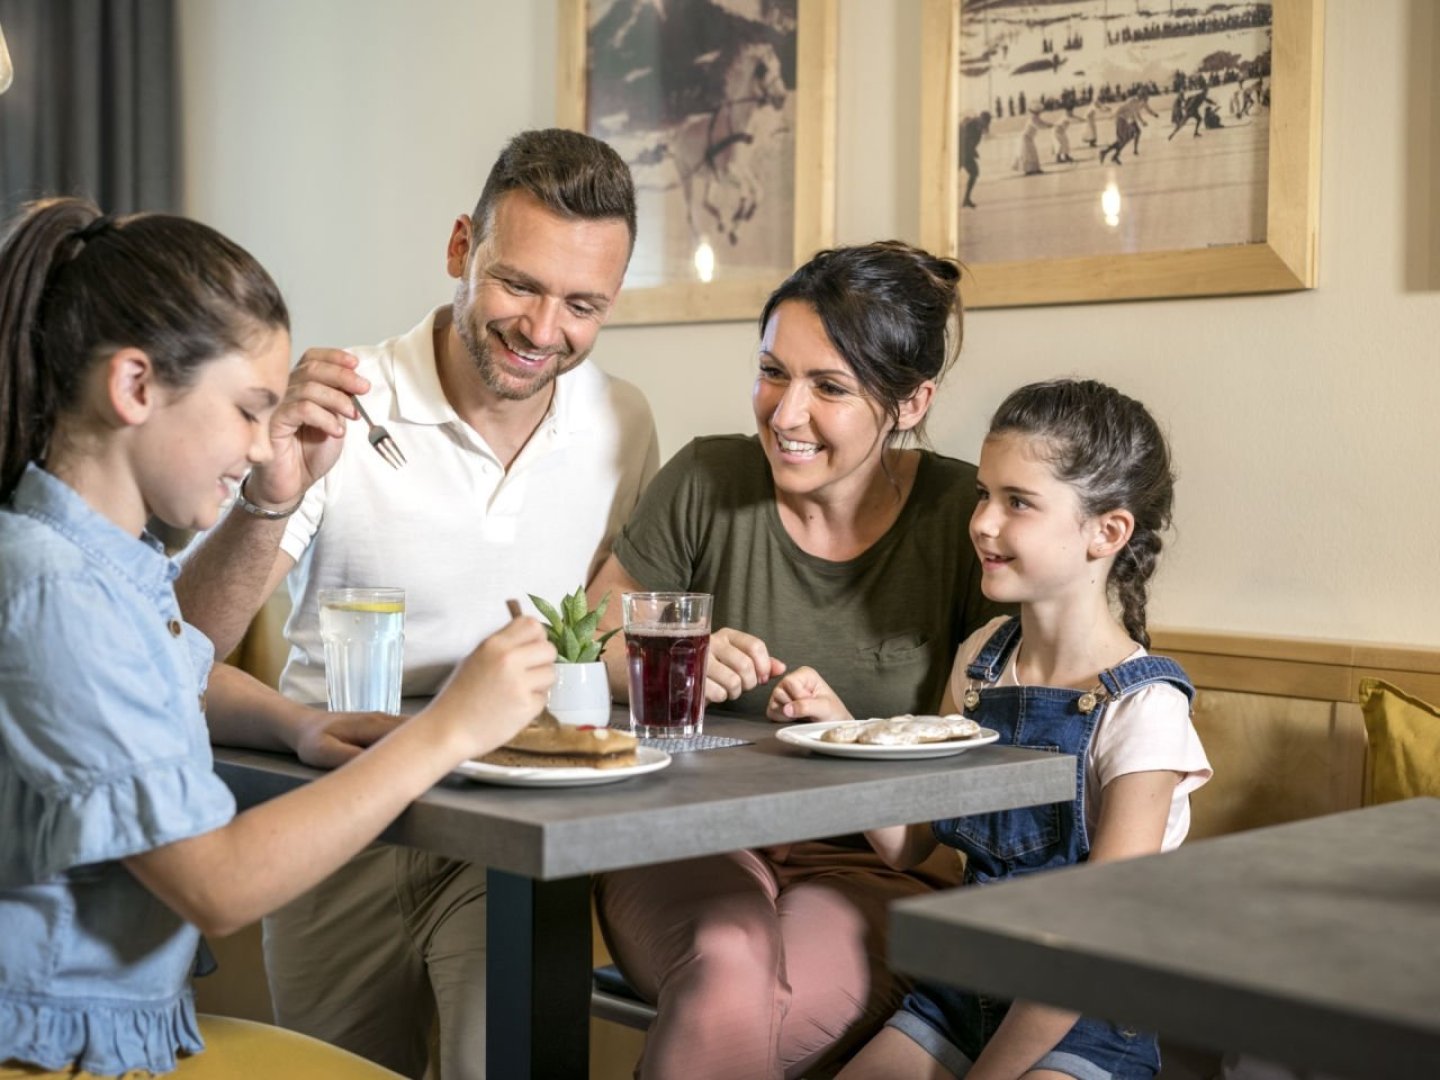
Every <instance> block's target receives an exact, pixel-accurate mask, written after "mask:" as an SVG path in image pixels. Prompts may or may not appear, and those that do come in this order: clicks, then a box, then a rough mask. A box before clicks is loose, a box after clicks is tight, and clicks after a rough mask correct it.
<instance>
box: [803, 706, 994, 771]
mask: <svg viewBox="0 0 1440 1080" xmlns="http://www.w3.org/2000/svg"><path fill="white" fill-rule="evenodd" d="M915 719H916V720H934V719H938V718H937V717H932V716H917V717H915ZM845 722H846V721H840V720H826V721H823V722H821V723H818V724H795V725H794V726H793V727H785V728H780V729H779V730H778V731H776V732H775V737H776V738H777V739H779V740H780V741H781V742H784V743H789V744H790V745H791V746H801V747H804V748H805V749H806V750H814V751H815V753H817V754H829V755H830V756H831V757H856V758H870V759H872V760H875V761H882V760H885V759H889V760H892V761H893V760H895V759H897V758H911V759H913V758H934V757H949V756H950V755H951V754H963V753H964V752H965V751H966V750H974V749H975V747H977V746H989V745H990V744H991V743H992V742H994V741H995V740H996V739H998V738H1000V733H999V732H998V731H992V730H990V728H981V729H980V734H979V735H976V736H975V737H974V738H972V739H952V740H950V741H949V742H932V743H916V744H915V745H913V746H871V745H869V744H867V743H843V742H822V741H821V740H820V736H821V734H822V733H824V732H826V731H829V730H830V729H831V728H833V727H839V726H840V725H841V724H842V723H845Z"/></svg>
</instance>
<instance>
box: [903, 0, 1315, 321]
mask: <svg viewBox="0 0 1440 1080" xmlns="http://www.w3.org/2000/svg"><path fill="white" fill-rule="evenodd" d="M1322 7H1323V0H1231V2H1229V3H1225V4H1183V5H1177V4H1176V3H1174V0H1025V2H1024V3H1016V2H1011V0H966V2H963V3H962V2H961V0H925V9H924V14H923V19H924V45H923V48H924V50H925V55H924V56H923V58H922V75H921V77H922V79H923V84H924V91H923V94H922V99H921V100H922V116H921V123H922V125H923V131H924V132H925V136H924V137H923V138H922V140H921V144H922V161H921V177H922V190H921V199H920V207H921V210H920V213H921V233H922V239H923V242H924V243H925V244H926V245H927V246H929V247H931V248H932V249H933V250H937V251H944V252H947V253H949V254H952V255H955V256H956V257H957V258H959V259H960V261H961V262H962V263H964V264H965V267H966V269H967V270H968V272H969V273H968V277H969V278H970V287H969V289H968V291H967V293H966V302H967V303H968V304H969V305H970V306H972V307H1004V306H1011V305H1021V304H1059V303H1074V302H1078V301H1093V300H1127V299H1135V298H1139V297H1157V296H1204V295H1218V294H1229V293H1256V292H1274V291H1281V290H1287V289H1307V288H1312V287H1313V286H1314V285H1315V275H1316V230H1317V221H1318V217H1319V185H1320V90H1321V63H1320V58H1321V45H1322V37H1323V34H1322V25H1321V18H1322Z"/></svg>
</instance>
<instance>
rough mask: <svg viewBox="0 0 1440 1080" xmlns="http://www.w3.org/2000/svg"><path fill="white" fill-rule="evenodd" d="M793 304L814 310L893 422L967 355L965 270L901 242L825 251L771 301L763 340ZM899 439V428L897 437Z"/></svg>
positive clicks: (765, 313) (764, 319)
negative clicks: (963, 349) (780, 311)
mask: <svg viewBox="0 0 1440 1080" xmlns="http://www.w3.org/2000/svg"><path fill="white" fill-rule="evenodd" d="M787 300H799V301H801V302H803V303H806V304H809V305H810V306H811V307H812V308H814V309H815V313H816V314H817V315H819V316H820V322H821V323H822V324H823V325H824V327H825V333H826V335H827V336H828V337H829V338H830V343H831V344H832V345H834V346H835V349H836V351H837V352H839V353H840V355H841V356H843V357H844V358H845V360H846V362H847V363H848V364H849V365H850V367H851V369H852V370H853V371H854V372H855V377H856V378H857V379H858V380H859V381H860V385H861V386H862V387H864V389H865V392H866V393H867V394H869V395H870V396H871V397H873V398H874V399H875V400H876V401H878V402H880V404H881V405H882V406H883V407H884V409H885V412H886V415H888V416H889V417H890V420H891V422H892V423H894V422H895V421H896V420H898V419H899V416H900V406H901V404H902V403H903V402H905V401H907V400H908V399H909V398H910V397H911V395H913V394H914V393H915V391H916V390H918V389H919V388H920V384H921V383H923V382H924V381H925V380H926V379H934V380H936V381H937V382H938V381H939V380H940V378H941V377H942V376H943V375H944V374H945V372H946V371H947V370H948V369H949V367H950V365H951V364H952V363H953V362H954V360H955V357H956V355H957V354H958V353H959V352H960V342H961V339H962V337H963V334H964V312H963V310H962V306H961V303H960V267H959V265H958V264H957V263H955V262H954V261H953V260H951V259H942V258H940V257H939V256H937V255H931V254H930V253H929V252H928V251H923V250H921V249H920V248H917V247H912V246H911V245H909V244H906V243H903V242H902V241H899V240H884V241H880V242H878V243H874V244H864V245H861V246H859V247H843V248H834V249H832V250H829V251H822V252H820V253H819V254H818V255H816V256H815V257H814V258H813V259H811V260H810V261H809V262H807V263H806V264H805V265H804V266H802V267H800V269H798V270H796V271H795V272H794V273H793V274H791V275H790V276H789V277H788V278H786V279H785V281H784V282H783V283H782V284H781V285H780V287H779V288H778V289H776V290H775V291H774V292H773V293H771V294H770V299H769V300H767V301H765V310H763V311H762V312H761V313H760V333H761V334H762V335H763V334H764V333H765V327H766V325H767V324H768V323H769V322H770V316H771V315H773V314H774V313H775V309H776V308H778V307H779V306H780V305H781V304H783V303H785V302H786V301H787ZM952 318H953V320H954V322H953V324H952V322H951V320H952ZM923 426H924V422H923V421H922V422H921V424H920V425H919V426H917V427H916V429H915V434H916V435H919V434H920V429H921V428H922V427H923ZM896 434H897V433H896V431H895V430H894V429H893V428H892V429H891V432H890V438H892V439H893V438H894V437H895V435H896Z"/></svg>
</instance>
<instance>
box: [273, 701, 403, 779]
mask: <svg viewBox="0 0 1440 1080" xmlns="http://www.w3.org/2000/svg"><path fill="white" fill-rule="evenodd" d="M308 711H309V712H310V713H312V714H313V715H312V716H309V717H306V719H305V720H304V721H303V722H302V723H301V725H300V727H299V733H298V734H299V737H298V738H297V739H296V740H295V755H296V757H298V758H299V759H300V760H301V761H303V762H304V763H305V764H306V765H313V766H314V767H315V768H317V769H333V768H336V767H337V766H340V765H343V764H345V762H347V761H349V760H350V759H351V758H353V757H354V756H355V755H356V754H358V753H360V751H361V750H363V749H365V747H367V746H369V745H371V744H372V743H377V742H379V741H380V740H381V739H383V738H384V737H385V736H386V735H388V734H390V732H392V731H394V730H395V728H397V727H399V726H400V725H401V724H403V723H404V722H405V717H403V716H391V715H390V714H389V713H331V712H323V711H321V710H320V709H310V710H308Z"/></svg>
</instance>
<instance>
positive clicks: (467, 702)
mask: <svg viewBox="0 0 1440 1080" xmlns="http://www.w3.org/2000/svg"><path fill="white" fill-rule="evenodd" d="M289 355H290V336H289V326H288V317H287V315H286V311H285V303H284V301H283V300H282V299H281V297H280V293H279V291H278V290H277V289H276V288H275V284H274V282H273V281H272V280H271V279H270V276H269V275H268V274H266V273H265V271H264V270H263V269H262V268H261V267H260V265H259V264H258V263H257V262H256V261H255V260H254V259H253V258H252V257H251V256H250V255H248V254H247V253H246V252H245V251H243V250H241V249H240V248H239V247H237V246H236V245H235V244H233V243H232V242H230V241H229V240H227V239H225V237H223V236H221V235H220V234H219V233H217V232H215V231H214V230H213V229H210V228H207V227H206V226H204V225H200V224H198V223H196V222H193V221H187V220H185V219H183V218H178V217H171V216H167V215H160V214H145V215H135V216H133V217H127V218H122V219H112V218H110V217H108V216H104V215H102V214H101V213H100V212H99V211H98V210H97V209H96V208H95V207H94V206H93V205H92V204H90V203H88V202H85V201H82V200H79V199H54V200H50V201H47V202H42V203H38V204H35V205H33V206H31V207H30V208H29V209H28V210H27V211H26V212H25V213H24V214H22V215H21V217H20V219H19V220H18V221H17V222H16V224H15V225H14V227H13V228H12V229H11V231H10V232H9V233H8V235H7V236H6V238H5V240H4V243H3V246H0V820H3V821H4V828H3V829H0V927H3V933H0V1080H8V1078H10V1077H16V1076H23V1077H26V1078H27V1080H38V1078H41V1077H51V1076H64V1077H69V1078H72V1080H73V1078H76V1077H86V1076H90V1075H91V1074H102V1075H106V1076H109V1075H113V1074H117V1073H125V1072H127V1071H128V1070H132V1069H134V1070H145V1071H147V1075H148V1074H152V1073H169V1072H171V1071H175V1072H176V1073H177V1075H180V1076H182V1077H193V1078H195V1080H201V1078H202V1077H203V1078H210V1080H217V1078H228V1077H237V1078H238V1077H242V1076H246V1077H248V1076H281V1075H314V1076H335V1077H349V1078H357V1077H379V1076H387V1077H388V1076H393V1075H394V1074H392V1073H390V1072H389V1071H388V1070H385V1069H381V1068H379V1067H378V1066H372V1065H371V1064H370V1063H368V1062H365V1061H363V1060H362V1059H360V1058H356V1057H354V1056H353V1055H349V1054H346V1053H345V1052H343V1051H337V1050H334V1048H332V1047H328V1046H325V1045H324V1044H321V1043H318V1042H315V1041H314V1040H309V1039H305V1038H303V1037H301V1036H298V1035H294V1034H292V1033H288V1032H280V1031H278V1030H276V1029H271V1028H266V1027H264V1026H263V1025H253V1026H251V1027H244V1026H242V1025H241V1022H238V1021H230V1022H225V1021H220V1020H215V1019H213V1018H200V1019H197V1017H196V1015H195V1008H194V1003H193V1000H192V998H191V993H190V988H189V975H190V974H191V972H192V971H194V970H198V971H200V972H202V973H203V972H204V971H206V970H208V967H209V966H213V965H209V964H208V963H207V956H208V954H207V953H206V952H205V951H204V949H203V947H202V944H201V941H200V934H201V933H202V932H203V933H206V934H212V935H224V934H227V933H230V932H232V931H234V930H237V929H239V928H240V927H242V926H244V925H245V924H247V923H249V922H253V921H255V920H256V919H259V918H260V917H261V916H262V915H264V914H266V913H267V912H268V911H270V910H272V909H274V908H276V907H279V906H280V905H281V904H284V903H286V902H287V901H289V900H291V899H293V898H294V897H296V896H298V895H299V894H300V893H302V892H304V891H306V890H307V889H309V888H311V887H312V886H313V885H315V884H316V883H317V882H319V881H320V880H321V879H322V878H323V877H325V876H326V875H327V874H329V873H330V872H331V871H332V870H334V869H335V868H336V867H338V866H339V865H341V864H342V863H343V862H345V861H346V860H347V859H349V858H350V857H351V856H352V855H354V854H355V853H356V852H358V851H359V850H360V849H361V848H362V847H363V846H364V845H365V844H367V843H368V842H369V841H371V840H373V839H374V838H375V836H376V835H378V834H379V832H380V830H381V829H383V828H384V827H385V826H386V825H387V824H388V823H389V822H390V821H391V820H393V819H394V818H395V817H396V815H398V814H399V813H400V811H401V810H403V809H404V808H405V806H406V805H407V804H408V803H409V802H410V801H411V800H412V799H414V798H415V797H416V796H418V795H420V794H421V793H422V792H424V791H425V790H426V789H427V788H429V787H430V785H432V784H433V783H435V781H437V780H439V779H440V778H441V777H443V776H445V775H446V774H447V773H448V772H449V771H450V770H451V769H452V768H453V767H454V766H455V765H457V764H458V763H459V762H461V761H463V760H465V759H466V758H470V757H475V756H479V755H480V754H484V753H487V752H488V751H489V750H492V749H494V748H495V747H496V746H498V745H499V744H500V743H502V742H504V741H505V740H506V739H508V738H509V737H510V735H512V734H513V733H514V732H516V731H518V730H519V729H520V728H521V727H523V726H524V725H525V723H527V722H528V721H529V720H530V718H531V717H533V716H534V715H535V714H536V713H537V712H539V710H540V709H541V707H542V706H543V705H544V703H545V693H546V690H547V688H548V685H549V682H550V681H551V680H552V679H553V674H552V673H551V668H552V663H553V660H554V655H555V651H554V649H553V648H551V647H550V645H549V644H548V643H547V642H546V641H545V637H544V633H543V632H542V631H541V629H540V626H539V624H538V623H536V622H535V621H534V620H530V619H520V620H516V621H515V622H512V623H511V624H510V625H509V626H507V627H505V628H504V629H502V630H500V631H499V632H498V633H496V634H495V635H493V636H492V637H491V638H490V639H488V640H487V641H486V642H484V643H483V644H482V645H481V646H480V647H479V648H478V649H477V650H476V651H475V652H474V653H472V654H471V655H470V656H469V657H468V658H467V659H466V660H464V661H462V662H461V664H460V665H459V666H458V667H457V668H456V671H455V673H454V675H453V676H452V679H451V682H450V684H449V686H448V688H447V689H446V691H444V692H443V693H442V694H440V695H439V696H438V697H436V698H435V699H434V701H433V702H432V704H431V706H430V707H429V708H427V709H426V710H425V711H424V712H422V713H420V714H417V715H416V716H414V717H413V718H411V719H409V720H407V721H404V722H403V723H402V722H400V721H399V720H398V718H395V717H383V716H377V715H348V716H347V715H345V714H327V713H323V712H318V711H316V710H313V709H307V708H304V707H303V706H299V705H295V704H293V703H291V702H288V701H286V700H285V699H284V698H282V697H280V695H278V694H276V693H274V692H273V691H271V690H269V689H268V688H266V687H264V686H261V685H260V684H259V683H258V682H255V681H254V680H248V681H247V677H245V676H242V675H240V674H239V673H238V672H234V671H233V670H232V671H231V672H229V673H228V674H227V676H226V677H225V678H224V679H217V680H216V681H215V683H214V684H210V683H209V676H210V674H211V667H212V662H213V659H214V649H213V647H212V646H211V644H210V642H209V640H208V639H207V638H205V637H204V636H203V635H202V634H200V633H199V632H198V631H196V630H195V629H194V628H193V627H190V626H188V625H186V624H185V622H184V621H183V620H182V618H181V615H180V608H179V605H178V604H177V602H176V599H175V593H174V590H173V589H172V588H171V582H172V581H173V580H174V579H175V577H176V575H177V574H178V572H179V571H178V568H177V567H176V566H175V564H174V563H173V562H172V561H171V560H170V559H168V558H166V556H165V554H164V552H163V550H162V549H161V547H160V545H159V544H158V543H157V542H156V541H155V540H154V539H153V538H152V537H150V536H149V534H148V533H146V532H145V525H146V522H147V521H148V520H150V519H151V518H158V519H159V520H161V521H163V522H165V523H166V524H169V525H172V526H176V527H178V528H183V529H204V528H207V527H209V526H210V525H212V524H214V522H215V519H216V517H217V516H218V514H219V511H220V506H221V503H222V502H223V501H224V500H225V499H226V497H227V496H228V495H229V493H230V491H231V489H233V488H234V487H235V486H236V485H238V483H239V482H240V481H241V479H242V478H243V477H244V475H245V473H246V471H247V470H248V469H249V467H250V466H251V465H255V464H260V463H262V462H265V461H267V460H269V457H270V455H271V449H270V438H269V421H270V416H271V413H272V412H273V411H274V410H275V407H276V406H277V405H278V404H279V402H280V400H281V398H282V397H283V396H284V394H285V391H286V382H287V378H288V369H289ZM207 686H209V689H210V690H211V693H210V694H209V695H208V698H209V707H208V709H207V707H206V700H207V694H206V690H207ZM381 735H387V737H386V738H385V740H384V741H383V742H382V743H378V744H376V745H375V746H373V747H370V748H369V749H365V750H364V751H363V752H362V748H363V747H365V746H367V745H368V744H369V743H372V742H374V741H375V740H377V739H378V738H379V737H380V736H381ZM211 736H213V737H214V739H215V741H217V742H228V743H231V744H232V745H241V746H254V747H257V748H261V749H272V750H290V751H295V752H297V753H298V754H299V755H300V757H301V758H302V760H305V761H307V762H308V763H310V764H314V765H321V766H334V765H341V763H342V762H343V763H344V764H343V765H342V767H340V768H338V769H337V770H336V771H335V772H333V773H331V774H329V775H327V776H324V777H321V778H320V779H319V780H317V781H315V782H314V783H312V784H309V785H307V786H306V787H305V788H304V789H303V790H300V791H296V792H292V793H290V794H288V795H285V796H282V797H281V798H277V799H274V800H272V801H270V802H268V803H265V804H264V805H262V806H258V807H255V808H254V809H251V810H248V811H246V812H245V813H243V814H239V815H236V813H235V801H234V799H233V798H232V797H231V795H230V792H229V790H228V789H227V788H226V787H225V785H224V784H223V783H221V781H220V779H219V778H218V777H217V776H216V775H215V772H214V769H213V765H212V760H211V755H210V741H211ZM207 1040H208V1041H209V1042H210V1043H211V1051H210V1052H209V1053H206V1054H203V1055H200V1054H198V1052H199V1051H200V1050H201V1049H203V1048H204V1045H205V1042H206V1041H207ZM242 1044H243V1045H242ZM47 1069H49V1070H58V1072H53V1073H47V1072H45V1071H43V1070H47Z"/></svg>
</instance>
